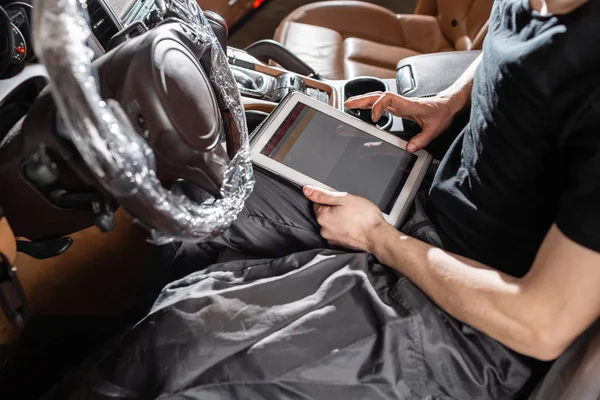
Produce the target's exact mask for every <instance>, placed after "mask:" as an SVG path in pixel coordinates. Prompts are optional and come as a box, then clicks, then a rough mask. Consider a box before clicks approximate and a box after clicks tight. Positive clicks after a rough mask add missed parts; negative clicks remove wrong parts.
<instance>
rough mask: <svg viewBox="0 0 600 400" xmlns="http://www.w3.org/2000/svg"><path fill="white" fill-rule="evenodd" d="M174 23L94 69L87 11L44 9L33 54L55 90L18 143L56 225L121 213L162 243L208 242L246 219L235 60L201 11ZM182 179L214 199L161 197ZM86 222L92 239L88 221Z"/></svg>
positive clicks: (244, 144) (247, 184)
mask: <svg viewBox="0 0 600 400" xmlns="http://www.w3.org/2000/svg"><path fill="white" fill-rule="evenodd" d="M164 17H165V18H164V21H163V23H162V24H161V25H159V26H158V27H156V28H154V29H152V30H150V31H149V32H147V33H145V34H142V35H141V36H138V37H135V38H133V39H131V40H129V41H127V42H125V43H124V44H122V45H121V46H119V47H117V48H116V49H114V50H112V51H110V52H109V53H107V54H105V55H104V56H102V57H101V58H99V59H98V60H96V61H94V63H93V64H92V63H91V62H90V55H89V49H87V47H86V46H85V42H86V40H87V38H88V37H89V35H90V30H89V27H88V25H87V24H86V22H85V18H84V16H83V15H82V10H81V9H80V6H79V1H78V0H38V1H36V2H35V6H34V43H35V46H36V54H37V55H38V58H39V59H40V60H42V61H43V63H44V65H45V66H46V69H47V70H48V75H49V77H50V85H49V86H50V89H49V90H45V92H43V93H42V94H41V95H40V96H39V97H38V99H37V100H36V102H35V103H34V105H33V106H32V108H31V109H30V111H29V113H28V116H27V119H26V120H25V122H24V124H23V127H22V134H21V137H20V139H19V140H18V141H14V140H13V142H15V143H16V142H18V143H17V144H15V145H14V146H15V148H16V147H17V145H18V146H19V148H20V149H21V150H20V155H21V157H20V160H19V164H20V165H21V171H22V173H21V174H20V175H21V176H22V177H23V180H24V181H26V183H27V184H28V185H29V186H32V187H34V188H35V189H36V191H37V194H38V197H39V196H41V197H43V198H44V200H45V202H46V203H49V204H50V205H51V207H48V209H47V210H46V211H47V212H48V213H46V215H45V219H46V221H48V220H55V221H58V220H59V219H60V220H63V221H64V218H65V217H66V215H65V209H74V210H79V211H78V212H81V211H82V210H83V211H86V212H87V214H86V215H88V216H89V214H90V213H91V212H94V213H95V214H94V218H93V220H94V221H95V223H96V225H97V226H99V227H101V228H102V227H103V226H102V219H100V223H99V222H98V221H99V218H98V209H99V208H100V209H101V210H100V211H102V210H104V209H105V208H110V207H111V205H112V206H114V203H118V204H119V205H120V206H121V207H123V208H124V209H125V210H126V211H127V212H128V213H129V214H130V215H131V216H133V217H134V218H135V219H136V220H137V221H138V222H139V223H140V224H141V225H143V226H145V227H146V228H148V229H149V230H150V232H151V233H152V237H153V240H154V241H155V242H158V243H164V242H168V241H172V240H175V239H178V240H189V241H200V240H205V239H207V238H209V237H213V236H215V235H217V234H219V233H221V232H222V231H223V230H225V229H226V228H227V227H228V226H229V225H230V224H231V223H232V222H233V221H234V220H235V218H236V216H237V214H238V213H239V212H240V211H241V210H242V208H243V205H244V201H245V200H246V198H247V197H248V196H249V194H250V192H251V190H252V187H253V183H254V180H253V174H252V165H251V162H250V157H249V146H248V133H247V127H246V121H245V116H244V110H243V106H242V104H241V99H240V95H239V90H238V89H237V85H236V83H235V79H234V78H233V75H232V73H231V70H230V68H229V65H228V61H227V56H226V55H225V54H224V53H223V51H222V49H221V47H220V45H219V43H218V41H217V38H216V37H215V36H214V33H213V32H212V30H211V28H210V26H209V24H208V22H207V21H206V19H205V18H204V15H203V13H202V11H201V10H200V8H199V7H198V5H197V3H196V2H195V1H193V0H170V1H167V2H166V9H165V16H164ZM96 77H97V78H96ZM57 111H58V112H57ZM65 165H66V166H68V167H69V168H68V169H69V170H70V171H65ZM73 172H74V174H73ZM181 180H184V181H186V182H189V183H192V184H194V185H195V186H197V187H201V188H202V189H204V190H205V191H206V192H207V193H208V194H210V195H211V196H210V197H209V198H208V200H205V201H203V202H200V200H199V199H197V198H196V199H191V198H188V197H186V196H183V195H182V194H181V193H176V192H174V191H169V190H168V189H166V188H164V187H163V186H162V182H174V181H181ZM5 209H6V207H5ZM52 213H54V214H52ZM8 214H9V210H7V215H8ZM52 215H54V217H53V216H52ZM12 221H15V219H14V218H12V217H11V222H12ZM80 222H81V223H80V226H77V228H84V227H86V226H85V225H86V224H88V226H89V224H90V219H89V217H88V218H81V221H80ZM104 222H106V221H104ZM34 224H35V222H32V224H30V225H28V224H25V225H22V228H23V229H19V223H18V221H17V222H13V227H14V229H15V232H16V234H19V235H25V236H27V235H29V237H30V238H31V237H47V236H49V232H47V231H46V232H39V231H35V229H34V228H33V225H34ZM36 225H39V224H36ZM45 225H47V223H45ZM30 228H31V229H30ZM110 228H111V226H110V223H109V224H108V225H107V224H104V229H105V230H107V229H110ZM28 229H30V230H31V231H30V232H23V230H25V231H27V230H28ZM55 229H56V228H55ZM69 229H70V230H73V229H74V225H73V224H72V223H71V224H70V225H69ZM55 233H58V232H55ZM60 234H67V232H60Z"/></svg>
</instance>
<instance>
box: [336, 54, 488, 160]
mask: <svg viewBox="0 0 600 400" xmlns="http://www.w3.org/2000/svg"><path fill="white" fill-rule="evenodd" d="M481 57H482V56H481V55H479V57H477V58H476V59H475V61H473V62H472V63H471V65H470V66H469V68H467V69H466V71H465V72H463V74H462V75H461V76H460V77H459V78H458V79H457V80H456V82H454V83H453V84H452V85H451V86H450V87H449V88H447V89H446V90H443V91H442V92H440V93H439V94H438V95H436V96H433V97H425V98H408V97H403V96H400V95H399V94H396V93H391V92H385V93H382V92H377V93H368V94H365V95H362V96H356V97H352V98H350V99H348V100H347V101H346V102H345V103H344V105H345V106H346V107H347V108H360V109H369V108H370V109H372V111H371V113H372V118H373V121H378V120H379V118H381V115H382V113H383V111H388V112H390V113H392V114H394V115H396V116H398V117H402V118H406V119H409V120H411V121H415V122H416V123H418V124H419V126H420V127H421V133H419V134H418V135H415V136H414V137H413V138H411V139H410V141H409V142H408V144H407V146H406V149H407V150H408V151H409V152H411V153H414V152H415V151H417V150H420V149H422V148H423V147H425V146H427V145H428V144H429V143H431V141H432V140H433V139H435V138H436V137H438V136H440V134H442V132H444V131H445V130H446V129H448V127H449V126H450V124H451V123H452V120H453V119H454V117H455V116H456V114H458V113H459V112H460V111H462V110H464V109H465V108H467V107H468V106H469V105H470V104H471V90H472V88H473V79H474V77H475V70H476V69H477V66H478V65H479V63H480V62H481Z"/></svg>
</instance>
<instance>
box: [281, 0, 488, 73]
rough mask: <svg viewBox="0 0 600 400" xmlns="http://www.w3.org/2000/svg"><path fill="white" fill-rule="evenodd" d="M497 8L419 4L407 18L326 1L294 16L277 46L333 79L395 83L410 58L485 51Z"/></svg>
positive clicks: (449, 1) (438, 0)
mask: <svg viewBox="0 0 600 400" xmlns="http://www.w3.org/2000/svg"><path fill="white" fill-rule="evenodd" d="M492 4H493V0H419V2H418V3H417V7H416V10H415V14H412V15H407V14H395V13H393V12H392V11H390V10H388V9H386V8H383V7H380V6H377V5H374V4H370V3H366V2H362V1H339V0H334V1H323V2H318V3H312V4H308V5H305V6H303V7H300V8H298V9H296V10H295V11H294V12H292V13H291V14H290V15H288V16H287V17H286V18H285V19H284V20H283V21H282V22H281V24H280V25H279V27H278V28H277V31H276V32H275V40H277V41H279V42H280V43H281V44H283V45H284V46H285V47H287V48H288V49H289V50H291V51H292V52H293V53H295V54H296V55H297V56H299V57H300V58H301V59H302V60H304V61H305V62H306V63H308V64H309V65H310V66H311V67H313V68H314V69H315V70H316V71H317V72H318V73H320V74H321V75H323V76H324V77H326V78H329V79H349V78H353V77H357V76H365V75H366V76H376V77H379V78H393V77H395V73H396V64H397V63H398V61H400V60H401V59H403V58H405V57H410V56H414V55H417V54H422V53H435V52H440V51H452V50H476V49H480V48H481V44H482V42H483V38H484V37H485V34H486V32H487V20H488V18H489V15H490V12H491V8H492Z"/></svg>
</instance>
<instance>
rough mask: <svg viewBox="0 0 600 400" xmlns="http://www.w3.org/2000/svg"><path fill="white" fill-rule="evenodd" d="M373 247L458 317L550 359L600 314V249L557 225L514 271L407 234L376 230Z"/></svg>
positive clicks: (383, 227)
mask: <svg viewBox="0 0 600 400" xmlns="http://www.w3.org/2000/svg"><path fill="white" fill-rule="evenodd" d="M372 243H373V244H372V249H371V252H372V253H373V255H375V257H377V259H379V260H380V261H381V262H382V263H384V264H385V265H388V266H390V267H392V268H394V269H396V270H398V271H400V272H401V273H403V274H404V275H406V276H407V277H408V278H409V279H410V280H411V281H412V282H414V283H415V285H417V286H418V287H419V288H421V290H423V291H424V292H425V293H426V294H427V295H428V296H429V297H430V298H431V299H432V300H433V301H434V302H435V303H437V304H438V305H439V306H440V307H441V308H443V309H444V310H446V311H447V312H448V313H450V314H451V315H452V316H454V317H455V318H456V319H458V320H460V321H463V322H465V323H467V324H469V325H471V326H472V327H474V328H476V329H478V330H480V331H482V332H484V333H486V334H487V335H488V336H490V337H492V338H494V339H496V340H498V341H499V342H501V343H503V344H504V345H506V346H507V347H510V348H511V349H513V350H515V351H517V352H519V353H522V354H525V355H528V356H531V357H535V358H538V359H540V360H552V359H554V358H556V357H558V356H559V355H560V354H561V353H562V352H563V351H564V350H565V349H566V348H567V346H568V345H569V344H570V343H571V342H572V341H573V340H574V339H575V338H576V337H577V336H578V335H579V334H580V333H581V332H583V331H584V330H585V329H586V328H587V327H588V326H589V325H591V324H592V323H593V322H594V321H595V320H596V319H597V318H598V317H600V290H598V285H599V283H600V254H598V253H596V252H594V251H592V250H589V249H587V248H585V247H583V246H581V245H579V244H577V243H575V242H573V241H572V240H570V239H569V238H567V237H566V236H565V235H564V234H563V233H562V232H561V231H560V230H559V229H558V228H557V227H556V225H554V226H553V227H552V228H551V229H550V231H549V232H548V234H547V236H546V239H545V240H544V242H543V244H542V246H541V247H540V249H539V251H538V254H537V257H536V259H535V262H534V263H533V266H532V267H531V270H530V271H529V273H528V274H527V275H526V276H525V277H523V278H520V279H518V278H514V277H511V276H509V275H506V274H503V273H502V272H499V271H497V270H495V269H492V268H490V267H487V266H485V265H483V264H481V263H478V262H476V261H473V260H470V259H468V258H465V257H461V256H457V255H455V254H451V253H449V252H445V251H443V250H440V249H437V248H434V247H432V246H430V245H428V244H425V243H423V242H420V241H419V240H417V239H414V238H411V237H408V236H405V235H403V234H401V233H400V232H398V231H397V230H396V229H394V228H393V227H392V226H390V225H387V226H386V225H381V227H380V228H378V229H376V230H375V231H373V236H372Z"/></svg>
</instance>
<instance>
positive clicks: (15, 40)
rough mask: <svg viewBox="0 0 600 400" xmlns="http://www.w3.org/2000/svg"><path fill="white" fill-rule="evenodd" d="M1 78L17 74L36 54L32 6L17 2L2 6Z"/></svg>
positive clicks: (0, 31) (0, 35) (0, 10)
mask: <svg viewBox="0 0 600 400" xmlns="http://www.w3.org/2000/svg"><path fill="white" fill-rule="evenodd" d="M0 13H1V14H2V18H1V21H0V37H2V38H3V39H2V40H1V42H2V43H0V78H6V77H10V76H13V75H15V74H16V73H18V72H20V71H21V70H22V68H23V64H25V63H27V62H29V61H31V60H32V59H33V58H34V57H35V56H34V53H33V48H32V44H31V14H32V7H31V5H29V4H27V3H22V2H15V3H10V4H8V5H6V6H4V7H0Z"/></svg>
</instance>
